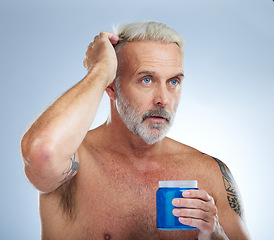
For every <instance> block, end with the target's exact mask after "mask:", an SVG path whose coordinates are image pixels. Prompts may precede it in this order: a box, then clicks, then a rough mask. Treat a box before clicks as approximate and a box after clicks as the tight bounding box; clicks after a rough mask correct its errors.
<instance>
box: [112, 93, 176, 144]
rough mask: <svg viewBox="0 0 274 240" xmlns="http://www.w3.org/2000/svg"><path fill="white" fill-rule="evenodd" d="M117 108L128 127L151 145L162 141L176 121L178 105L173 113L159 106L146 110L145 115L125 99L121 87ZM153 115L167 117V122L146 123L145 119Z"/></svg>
mask: <svg viewBox="0 0 274 240" xmlns="http://www.w3.org/2000/svg"><path fill="white" fill-rule="evenodd" d="M116 94H117V99H116V108H117V111H118V113H119V115H120V117H121V119H122V120H123V122H124V123H125V125H126V126H127V128H128V129H129V130H130V131H131V132H132V133H134V134H135V135H137V136H138V137H140V138H141V139H142V140H143V141H144V142H145V143H147V144H149V145H151V144H154V143H156V142H159V141H161V140H162V139H163V138H164V137H165V136H166V134H167V132H168V131H169V129H170V127H171V126H172V124H173V121H174V115H175V112H176V109H177V105H178V104H177V105H176V106H175V109H174V114H171V113H170V111H168V110H167V109H166V108H165V107H162V106H158V107H156V108H155V109H152V110H149V111H147V112H145V113H144V114H143V115H142V114H141V113H140V111H139V109H138V108H134V107H133V106H132V104H131V102H130V101H129V100H127V99H124V98H123V97H122V95H121V92H120V89H118V88H117V93H116ZM152 116H161V117H163V118H165V119H166V124H163V123H152V124H146V123H145V119H147V118H148V117H152Z"/></svg>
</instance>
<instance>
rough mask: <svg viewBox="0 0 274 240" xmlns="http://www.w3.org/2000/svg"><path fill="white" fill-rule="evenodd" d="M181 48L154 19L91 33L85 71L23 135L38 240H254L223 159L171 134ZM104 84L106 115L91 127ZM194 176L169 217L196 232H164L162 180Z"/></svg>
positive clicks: (169, 31)
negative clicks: (158, 197) (159, 214)
mask: <svg viewBox="0 0 274 240" xmlns="http://www.w3.org/2000/svg"><path fill="white" fill-rule="evenodd" d="M182 46H183V42H182V38H181V37H180V35H179V34H178V33H176V32H175V31H174V30H173V29H171V28H169V27H167V26H166V25H164V24H161V23H156V22H141V23H133V24H128V25H122V26H120V27H118V29H117V33H116V34H113V33H109V32H101V33H100V34H99V35H98V36H96V37H95V38H94V41H93V42H92V43H91V44H90V45H89V48H88V50H87V52H86V58H85V60H84V66H85V67H86V68H87V70H88V73H87V75H86V76H85V77H84V78H83V79H82V80H81V81H80V82H78V83H77V84H76V85H75V86H74V87H72V88H71V89H69V90H68V91H67V92H66V93H65V94H63V95H62V96H61V97H60V98H59V99H57V100H56V101H55V102H54V103H53V104H52V106H50V107H49V108H48V109H47V110H46V111H45V112H44V113H43V114H42V115H41V116H40V117H39V118H38V119H37V120H36V122H35V123H34V124H33V125H32V126H31V128H30V129H29V130H28V131H27V133H26V134H25V135H24V137H23V139H22V155H23V158H24V162H25V172H26V175H27V177H28V178H29V180H30V181H31V182H32V184H33V185H34V186H35V187H36V188H37V189H38V190H40V191H41V194H40V212H41V221H42V239H49V240H55V239H58V240H60V239H66V240H68V239H71V240H75V239H81V240H82V239H130V240H133V239H176V240H177V239H197V238H198V239H248V235H247V231H246V229H245V226H244V223H243V220H242V218H243V215H242V209H241V207H240V204H239V197H238V191H237V189H236V185H235V183H234V181H233V177H232V175H231V173H230V171H229V170H228V168H227V167H226V166H225V164H223V163H222V162H221V161H219V160H218V159H215V158H212V157H210V156H208V155H206V154H203V153H201V152H199V151H198V150H195V149H193V148H191V147H189V146H186V145H184V144H181V143H178V142H176V141H174V140H172V139H170V138H167V137H165V134H166V132H167V130H168V129H169V128H170V126H171V124H172V121H173V119H174V115H175V111H176V107H177V105H178V102H179V99H180V95H181V84H182V81H183V77H184V72H183V50H182ZM104 91H106V92H107V94H108V96H109V98H110V103H111V113H110V116H109V119H108V120H107V122H106V123H104V124H103V125H101V126H100V127H98V128H96V129H94V130H91V131H89V128H90V126H91V124H92V122H93V119H94V116H95V114H96V111H97V109H98V106H99V103H100V100H101V98H102V95H103V92H104ZM188 179H195V180H198V184H199V189H200V190H197V191H186V192H184V194H183V196H182V198H178V199H174V200H173V202H172V203H173V205H174V206H176V207H178V209H179V211H174V212H173V214H174V215H175V216H177V217H179V221H180V222H181V223H182V224H187V225H190V226H194V227H197V228H198V230H192V231H161V230H158V229H157V228H156V213H155V212H156V211H155V209H156V206H155V205H156V203H155V193H156V190H157V188H158V181H161V180H188ZM183 197H184V198H183Z"/></svg>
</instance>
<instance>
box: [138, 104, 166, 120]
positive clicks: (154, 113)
mask: <svg viewBox="0 0 274 240" xmlns="http://www.w3.org/2000/svg"><path fill="white" fill-rule="evenodd" d="M149 117H160V118H164V119H166V121H167V122H170V120H171V113H170V112H169V111H168V110H167V109H166V108H165V107H158V108H155V109H152V110H149V111H147V112H145V113H144V114H143V121H145V120H146V119H147V118H149Z"/></svg>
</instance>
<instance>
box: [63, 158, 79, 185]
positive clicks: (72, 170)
mask: <svg viewBox="0 0 274 240" xmlns="http://www.w3.org/2000/svg"><path fill="white" fill-rule="evenodd" d="M75 156H76V155H75V153H74V154H73V157H71V158H70V161H71V165H70V166H69V167H68V168H66V169H65V170H64V171H63V173H62V175H64V176H65V178H64V179H63V180H62V181H60V182H59V183H61V184H63V183H64V182H66V181H67V180H69V179H71V178H72V177H73V174H74V173H75V172H77V170H78V168H79V162H76V161H75Z"/></svg>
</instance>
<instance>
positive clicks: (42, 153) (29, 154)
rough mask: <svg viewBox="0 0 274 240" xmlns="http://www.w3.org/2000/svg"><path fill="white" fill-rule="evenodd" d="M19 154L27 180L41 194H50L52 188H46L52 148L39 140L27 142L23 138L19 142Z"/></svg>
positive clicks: (27, 139) (50, 167) (25, 137)
mask: <svg viewBox="0 0 274 240" xmlns="http://www.w3.org/2000/svg"><path fill="white" fill-rule="evenodd" d="M21 152H22V158H23V161H24V170H25V174H26V177H27V178H28V180H29V181H30V182H31V183H32V184H33V185H34V187H35V188H37V189H38V190H40V191H42V192H51V191H52V190H53V187H52V186H48V184H47V183H48V180H49V177H50V176H51V169H52V168H53V166H52V159H53V148H52V146H51V145H50V144H47V143H44V142H43V141H41V140H40V139H35V140H31V141H30V140H29V138H28V137H27V136H24V137H23V139H22V141H21Z"/></svg>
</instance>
